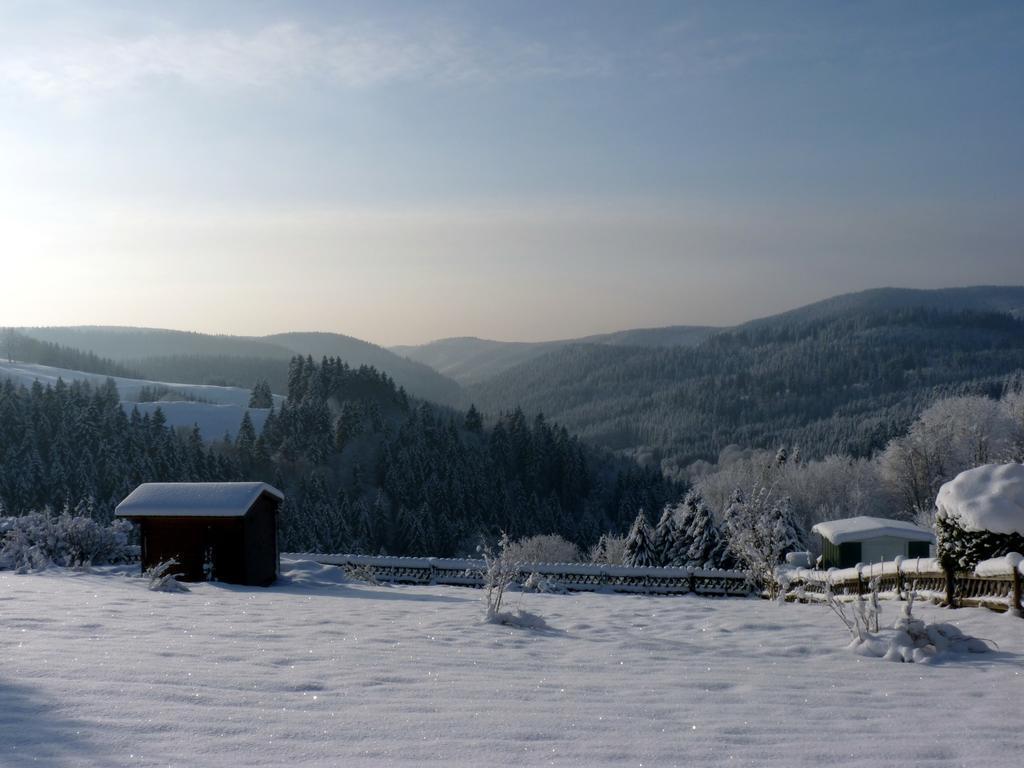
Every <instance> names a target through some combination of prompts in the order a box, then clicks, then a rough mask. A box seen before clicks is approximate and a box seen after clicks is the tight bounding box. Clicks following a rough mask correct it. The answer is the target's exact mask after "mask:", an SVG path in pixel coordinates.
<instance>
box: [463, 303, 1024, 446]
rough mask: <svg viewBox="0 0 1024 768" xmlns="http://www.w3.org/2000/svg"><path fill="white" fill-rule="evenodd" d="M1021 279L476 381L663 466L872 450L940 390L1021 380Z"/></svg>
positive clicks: (611, 350)
mask: <svg viewBox="0 0 1024 768" xmlns="http://www.w3.org/2000/svg"><path fill="white" fill-rule="evenodd" d="M1022 307H1024V287H1002V286H995V287H985V286H979V287H973V288H964V289H946V290H941V291H916V290H908V289H892V288H887V289H877V290H872V291H863V292H860V293H856V294H847V295H844V296H839V297H834V298H832V299H828V300H826V301H823V302H818V303H816V304H812V305H808V306H807V307H801V308H798V309H795V310H792V311H790V312H786V313H782V314H779V315H774V316H771V317H767V318H761V319H759V320H754V321H751V322H748V323H744V324H742V325H739V326H736V327H734V328H729V329H721V330H719V331H718V332H716V333H713V334H711V335H709V336H708V337H707V338H706V339H704V340H703V341H702V342H701V343H699V344H698V345H696V346H691V347H684V346H669V347H641V346H621V347H616V346H609V345H602V344H584V343H580V344H572V345H568V346H564V347H558V348H553V349H549V350H547V351H545V352H544V353H543V354H541V355H538V356H536V357H534V358H532V359H529V360H526V361H524V362H522V363H520V364H518V365H516V366H513V367H510V368H507V369H506V370H504V371H502V372H501V373H500V374H498V375H496V376H494V377H491V378H489V379H487V380H484V381H481V382H478V383H475V384H472V385H470V386H468V387H467V391H468V393H469V397H470V399H471V400H472V401H473V402H475V403H476V405H477V406H478V407H479V408H481V409H482V410H483V411H484V412H486V413H494V412H496V411H500V410H502V409H507V408H511V407H515V406H521V407H522V408H523V409H524V410H525V411H526V412H527V413H528V414H530V413H536V412H543V413H544V414H545V416H548V417H550V418H553V419H556V420H558V421H559V422H560V423H563V424H566V425H567V426H568V427H569V428H570V429H571V430H572V431H574V432H575V433H576V434H579V435H580V436H581V437H584V438H586V439H588V440H590V441H591V442H594V443H596V444H599V445H602V446H605V447H607V448H611V449H614V450H620V451H624V452H628V453H631V454H633V455H636V456H641V457H645V458H646V459H647V460H650V461H655V462H659V461H660V462H663V465H664V462H668V463H669V464H671V465H675V466H680V465H685V464H687V463H689V462H691V461H693V460H695V459H713V458H714V457H715V456H717V454H718V452H719V451H721V450H722V449H723V448H724V447H726V446H727V445H729V444H734V443H735V444H739V445H742V446H748V447H765V448H773V447H778V446H779V445H781V444H787V445H799V446H800V447H801V448H802V449H803V451H804V455H805V456H808V457H813V456H823V455H827V454H829V453H848V454H853V455H868V454H870V453H871V452H872V451H875V450H877V449H878V448H880V447H881V446H883V445H884V444H885V442H886V441H887V440H888V439H889V438H890V437H892V436H894V435H896V434H899V433H901V432H902V431H903V430H904V429H905V427H906V426H907V424H909V422H910V421H911V420H912V419H913V418H915V417H916V415H917V414H918V413H919V412H920V411H921V410H922V408H923V407H925V406H926V405H928V404H929V403H930V402H932V401H933V400H934V399H935V398H936V397H941V396H944V395H950V394H963V393H977V394H987V395H998V394H1000V393H1001V392H1003V391H1006V389H1007V388H1008V387H1021V386H1024V312H1022V311H1021V308H1022Z"/></svg>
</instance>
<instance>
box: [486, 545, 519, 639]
mask: <svg viewBox="0 0 1024 768" xmlns="http://www.w3.org/2000/svg"><path fill="white" fill-rule="evenodd" d="M510 547H511V542H510V541H509V538H508V534H507V533H503V534H501V539H499V540H498V549H497V550H494V549H492V548H491V547H489V546H481V547H480V548H479V552H480V556H481V557H482V558H483V561H484V573H483V576H484V605H485V610H484V620H485V621H488V622H491V623H498V624H500V623H502V620H503V618H505V616H504V615H503V614H502V613H501V602H502V600H503V599H504V598H505V592H506V591H507V590H508V588H509V587H511V586H512V585H513V584H514V583H515V580H516V576H517V574H518V568H517V567H516V561H515V560H514V559H513V558H512V556H511V553H510V551H509V550H510Z"/></svg>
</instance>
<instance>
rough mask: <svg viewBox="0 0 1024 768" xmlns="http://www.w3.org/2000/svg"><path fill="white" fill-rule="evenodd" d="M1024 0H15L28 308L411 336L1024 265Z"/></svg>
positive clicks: (758, 307)
mask: <svg viewBox="0 0 1024 768" xmlns="http://www.w3.org/2000/svg"><path fill="white" fill-rule="evenodd" d="M1021 71H1024V6H1019V5H1011V4H1003V3H995V2H980V3H973V4H971V5H969V6H967V5H961V4H956V3H906V4H900V5H898V6H896V5H892V4H890V3H867V4H860V5H857V6H849V5H846V4H833V3H828V4H826V3H815V2H785V3H781V4H772V5H771V6H768V5H765V4H761V3H754V2H745V3H731V4H714V5H706V4H698V3H675V2H671V3H670V2H651V3H645V4H622V3H605V2H594V3H586V4H581V3H564V4H558V5H557V6H552V5H551V4H545V3H517V4H515V5H514V6H511V5H510V6H498V5H479V4H475V3H467V2H442V3H437V4H432V5H430V6H429V7H426V6H423V5H421V4H419V3H411V2H409V3H407V2H389V3H353V4H346V6H345V7H344V8H343V9H342V8H338V7H334V6H332V5H330V4H322V3H315V2H306V3H291V2H274V1H270V2H265V3H259V4H251V3H240V2H228V3H223V4H217V5H216V6H215V7H211V6H209V5H208V4H204V3H193V2H186V3H180V4H175V5H174V6H166V5H164V4H156V3H131V4H127V3H100V2H80V3H69V2H59V1H57V2H31V3H29V2H7V3H3V2H0V112H2V113H3V115H4V121H3V122H2V124H0V264H2V274H3V278H4V282H5V284H6V285H7V286H8V287H9V288H11V287H13V288H12V289H11V290H9V291H8V292H7V293H8V295H6V296H5V299H4V302H3V304H2V306H0V325H16V326H29V325H32V326H35V325H49V326H52V325H131V326H146V327H161V328H172V329H180V330H195V331H201V332H213V333H227V334H235V335H265V334H268V333H276V332H283V331H289V330H302V329H306V330H319V331H334V332H339V333H344V334H347V335H351V336H355V337H357V338H361V339H366V340H368V341H372V342H374V343H377V344H381V345H382V346H394V345H398V344H418V343H424V342H427V341H430V340H433V339H439V338H447V337H452V336H477V337H481V338H492V339H499V340H515V341H537V340H551V339H563V338H574V337H580V336H586V335H591V334H597V333H605V332H610V331H617V330H624V329H630V328H642V327H659V326H666V325H733V324H735V323H738V322H742V321H745V320H749V319H753V318H755V317H761V316H765V315H770V314H774V313H776V312H780V311H785V310H787V309H792V308H794V307H797V306H800V305H803V304H807V303H811V302H813V301H817V300H820V299H824V298H828V297H829V296H833V295H836V294H841V293H847V292H851V291H858V290H863V289H868V288H875V287H880V286H905V287H914V288H936V287H954V286H961V285H978V284H1000V285H1008V284H1012V285H1018V284H1024V247H1022V245H1021V244H1022V243H1024V217H1022V216H1021V215H1020V212H1021V211H1022V210H1024V148H1022V144H1021V142H1020V138H1019V137H1020V136H1021V135H1024V79H1022V78H1020V76H1019V73H1020V72H1021Z"/></svg>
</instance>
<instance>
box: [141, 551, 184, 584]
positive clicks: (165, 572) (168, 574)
mask: <svg viewBox="0 0 1024 768" xmlns="http://www.w3.org/2000/svg"><path fill="white" fill-rule="evenodd" d="M176 565H178V561H177V560H174V559H171V560H164V561H163V562H161V563H157V564H156V565H154V566H153V567H152V568H149V569H147V570H146V572H145V573H144V574H142V575H143V577H144V578H147V579H149V588H150V590H152V591H153V592H189V591H191V590H189V588H188V587H186V586H185V585H184V584H182V583H181V582H180V581H178V580H177V578H175V577H176V576H178V575H180V573H179V572H177V571H174V570H173V569H174V567H175V566H176Z"/></svg>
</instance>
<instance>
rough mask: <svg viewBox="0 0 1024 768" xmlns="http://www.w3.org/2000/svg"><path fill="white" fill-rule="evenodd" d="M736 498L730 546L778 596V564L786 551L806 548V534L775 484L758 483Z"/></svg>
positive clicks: (758, 580) (762, 585) (741, 563)
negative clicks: (778, 494) (779, 494)
mask: <svg viewBox="0 0 1024 768" xmlns="http://www.w3.org/2000/svg"><path fill="white" fill-rule="evenodd" d="M736 499H737V501H736V503H735V504H734V505H733V509H732V511H731V515H730V519H729V521H728V531H727V534H728V541H729V550H730V552H731V553H732V555H733V557H735V559H736V561H737V563H738V564H739V566H740V567H741V568H742V569H744V570H746V571H747V572H748V573H749V574H750V578H751V580H752V581H753V583H754V586H756V587H758V588H761V589H765V588H767V589H768V591H769V593H770V596H771V597H775V590H776V589H777V583H776V580H775V579H774V578H773V574H774V571H775V568H776V566H777V565H779V564H780V563H781V562H783V560H784V559H785V556H786V553H788V552H802V551H805V550H806V549H807V545H806V537H805V536H804V533H803V531H802V530H801V529H800V527H799V526H798V525H797V523H796V520H795V519H794V518H793V512H792V507H791V506H790V503H789V498H788V497H786V496H782V497H776V494H775V489H774V487H768V486H764V485H758V486H755V487H754V489H753V491H752V492H751V494H750V496H749V497H747V496H745V495H744V494H741V493H737V494H736Z"/></svg>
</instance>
